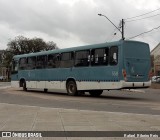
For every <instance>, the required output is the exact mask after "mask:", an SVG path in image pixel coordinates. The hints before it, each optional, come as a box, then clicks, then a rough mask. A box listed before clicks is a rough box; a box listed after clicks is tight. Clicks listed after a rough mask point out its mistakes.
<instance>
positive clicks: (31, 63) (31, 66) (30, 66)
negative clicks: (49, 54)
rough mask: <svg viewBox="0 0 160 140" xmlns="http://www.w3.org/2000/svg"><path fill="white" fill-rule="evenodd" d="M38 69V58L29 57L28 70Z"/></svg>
mask: <svg viewBox="0 0 160 140" xmlns="http://www.w3.org/2000/svg"><path fill="white" fill-rule="evenodd" d="M35 67H36V57H35V56H33V57H28V65H27V69H35Z"/></svg>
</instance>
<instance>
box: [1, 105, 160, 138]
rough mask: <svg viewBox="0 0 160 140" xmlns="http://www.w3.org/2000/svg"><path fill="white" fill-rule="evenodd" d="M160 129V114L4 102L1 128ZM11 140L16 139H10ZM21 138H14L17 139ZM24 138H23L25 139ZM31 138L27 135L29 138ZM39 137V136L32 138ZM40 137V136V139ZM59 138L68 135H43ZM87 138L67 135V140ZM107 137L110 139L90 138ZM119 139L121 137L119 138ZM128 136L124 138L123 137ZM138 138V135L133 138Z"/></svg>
mask: <svg viewBox="0 0 160 140" xmlns="http://www.w3.org/2000/svg"><path fill="white" fill-rule="evenodd" d="M64 130H65V131H147V130H148V131H160V116H158V115H138V114H127V113H111V112H103V111H87V110H75V109H61V108H57V109H56V108H43V107H31V106H22V105H12V104H6V103H0V131H64ZM0 139H4V140H6V139H7V138H0ZM8 139H9V140H10V139H12V138H8ZM17 139H20V138H14V140H17ZM21 139H22V138H21ZM25 139H26V140H28V139H27V138H25ZM30 139H32V140H33V139H37V138H30ZM39 139H40V138H39ZM41 139H47V140H49V139H50V140H51V139H58V140H66V138H41ZM74 139H77V140H80V139H84V138H73V137H72V138H67V140H74ZM86 139H87V140H88V139H90V140H92V139H93V140H94V139H98V140H105V139H108V138H86ZM109 139H115V138H109ZM116 139H119V138H116ZM120 139H124V138H120ZM133 139H134V138H133Z"/></svg>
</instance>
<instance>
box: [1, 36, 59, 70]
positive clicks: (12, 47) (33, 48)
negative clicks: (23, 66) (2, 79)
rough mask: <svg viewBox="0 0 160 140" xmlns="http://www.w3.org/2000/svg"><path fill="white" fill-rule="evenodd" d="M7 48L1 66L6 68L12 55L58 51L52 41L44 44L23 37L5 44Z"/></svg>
mask: <svg viewBox="0 0 160 140" xmlns="http://www.w3.org/2000/svg"><path fill="white" fill-rule="evenodd" d="M7 46H8V48H7V49H6V50H5V51H4V54H3V58H2V59H3V65H4V66H6V67H9V66H10V63H11V61H12V58H13V56H14V55H20V54H26V53H34V52H40V51H47V50H53V49H58V47H57V46H56V44H55V43H54V42H53V41H49V42H45V41H44V40H43V39H41V38H32V39H30V38H26V37H24V36H17V37H16V38H15V39H13V40H11V41H9V42H8V44H7Z"/></svg>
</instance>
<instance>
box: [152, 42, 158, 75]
mask: <svg viewBox="0 0 160 140" xmlns="http://www.w3.org/2000/svg"><path fill="white" fill-rule="evenodd" d="M151 57H152V58H153V70H154V75H156V76H158V75H159V76H160V43H159V44H158V45H157V46H156V47H155V48H154V49H153V50H152V51H151Z"/></svg>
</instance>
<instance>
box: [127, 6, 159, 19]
mask: <svg viewBox="0 0 160 140" xmlns="http://www.w3.org/2000/svg"><path fill="white" fill-rule="evenodd" d="M158 10H160V8H158V9H156V10H153V11H150V12H147V13H144V14H141V15H138V16H133V17H130V18H126V19H125V20H128V19H133V18H137V17H141V16H144V15H148V14H150V13H153V12H155V11H158Z"/></svg>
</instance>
